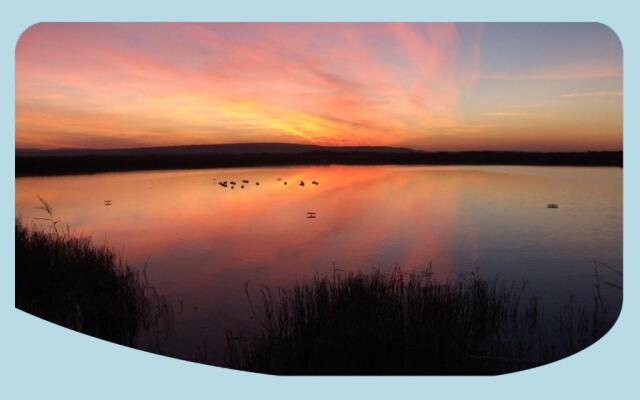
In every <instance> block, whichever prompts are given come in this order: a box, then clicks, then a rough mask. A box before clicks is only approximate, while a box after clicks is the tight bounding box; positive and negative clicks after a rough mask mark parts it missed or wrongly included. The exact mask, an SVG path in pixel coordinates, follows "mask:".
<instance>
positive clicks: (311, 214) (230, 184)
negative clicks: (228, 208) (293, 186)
mask: <svg viewBox="0 0 640 400" xmlns="http://www.w3.org/2000/svg"><path fill="white" fill-rule="evenodd" d="M213 181H214V182H216V181H217V180H216V178H213ZM277 181H278V182H282V184H283V185H285V186H287V185H288V182H287V181H285V180H283V179H282V178H278V179H277ZM217 183H218V186H220V187H223V188H228V189H235V188H236V187H239V188H240V189H244V188H245V187H249V186H250V183H251V182H250V181H249V180H248V179H243V180H241V181H240V182H236V181H233V180H228V179H227V180H223V181H217ZM254 184H255V186H260V182H259V181H255V182H254ZM311 184H312V185H315V186H318V185H320V182H318V181H316V180H312V181H311ZM298 185H299V186H303V187H304V186H305V185H306V183H305V181H304V180H301V181H300V182H299V183H298ZM317 217H318V214H317V213H316V212H315V211H307V217H306V218H307V219H315V218H317Z"/></svg>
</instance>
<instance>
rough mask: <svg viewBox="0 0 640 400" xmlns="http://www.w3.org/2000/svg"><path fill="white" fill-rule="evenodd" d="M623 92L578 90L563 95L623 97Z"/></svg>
mask: <svg viewBox="0 0 640 400" xmlns="http://www.w3.org/2000/svg"><path fill="white" fill-rule="evenodd" d="M621 96H622V92H618V91H599V92H576V93H565V94H562V95H561V97H621Z"/></svg>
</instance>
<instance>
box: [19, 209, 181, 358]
mask: <svg viewBox="0 0 640 400" xmlns="http://www.w3.org/2000/svg"><path fill="white" fill-rule="evenodd" d="M40 202H41V204H42V206H41V207H40V209H41V210H43V211H44V212H45V213H46V215H47V216H46V217H42V218H38V219H39V220H44V221H48V222H49V223H50V225H49V226H48V227H38V226H35V225H34V226H27V225H25V223H24V222H23V221H22V220H21V219H16V221H15V240H16V247H15V250H16V265H15V273H16V275H15V276H16V278H15V287H16V291H15V293H16V294H15V305H16V307H17V308H19V309H21V310H23V311H26V312H28V313H30V314H33V315H36V316H38V317H40V318H43V319H45V320H48V321H51V322H53V323H56V324H59V325H62V326H65V327H67V328H71V329H74V330H76V331H79V332H82V333H86V334H88V335H91V336H95V337H98V338H101V339H105V340H109V341H112V342H116V343H120V344H125V345H129V346H132V345H135V344H136V339H137V338H138V334H139V333H140V332H141V331H142V330H147V331H149V330H151V329H154V334H156V339H154V340H156V342H157V341H158V340H159V339H158V337H161V336H158V335H159V334H160V332H159V331H158V330H159V329H162V330H163V331H166V329H167V327H168V325H166V321H169V316H170V315H169V314H170V310H169V308H168V306H167V304H166V301H165V300H164V298H163V297H162V296H160V295H158V294H157V293H155V290H154V289H153V288H152V287H151V286H149V285H148V284H147V282H146V276H144V275H142V276H141V275H140V274H138V273H137V272H135V271H134V270H133V269H132V268H131V267H130V266H129V265H128V264H126V263H125V262H123V261H122V260H121V259H119V258H118V257H117V255H116V253H115V252H114V251H113V250H112V249H110V248H109V247H107V246H106V245H102V246H100V245H96V244H94V243H93V242H92V240H91V239H90V238H89V237H85V236H79V235H74V234H73V233H72V232H71V231H70V230H69V228H68V227H67V229H65V230H63V229H60V228H59V227H58V222H59V221H58V220H56V219H55V218H54V216H53V208H52V207H51V206H50V205H49V204H48V203H47V202H46V201H45V200H43V199H40ZM162 324H165V326H163V327H161V328H159V327H160V326H161V325H162Z"/></svg>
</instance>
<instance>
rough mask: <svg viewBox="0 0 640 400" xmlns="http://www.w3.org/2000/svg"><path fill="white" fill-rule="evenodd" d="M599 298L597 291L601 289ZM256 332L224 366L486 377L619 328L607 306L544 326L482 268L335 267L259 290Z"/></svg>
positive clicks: (238, 339)
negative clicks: (452, 273) (552, 334)
mask: <svg viewBox="0 0 640 400" xmlns="http://www.w3.org/2000/svg"><path fill="white" fill-rule="evenodd" d="M598 294H599V292H598ZM262 300H263V309H262V313H261V315H260V316H259V319H260V320H261V331H260V333H259V334H257V335H250V336H242V335H238V334H237V333H230V334H229V335H228V345H227V352H226V358H225V364H226V366H229V367H231V368H237V369H242V370H248V371H253V372H260V373H269V374H278V375H290V374H292V375H352V374H357V375H363V374H364V375H411V374H426V375H450V374H455V375H484V374H500V373H507V372H513V371H518V370H522V369H527V368H532V367H536V366H539V365H542V364H545V363H548V362H552V361H555V360H558V359H560V358H563V357H565V356H568V355H571V354H574V353H575V352H577V351H579V350H581V349H583V348H584V347H587V346H589V345H590V344H592V343H593V342H595V341H597V340H598V339H599V338H600V337H601V336H603V335H604V334H605V333H606V331H607V330H608V329H609V328H610V327H611V326H612V325H613V323H614V321H613V320H612V319H611V318H609V315H608V314H607V312H606V310H605V309H604V308H599V309H597V310H596V311H594V312H593V314H588V313H586V312H584V311H580V312H575V313H574V312H573V309H572V312H571V314H567V315H565V316H563V317H562V318H561V320H560V325H559V331H558V332H557V333H558V334H559V335H561V337H563V338H564V340H565V344H564V345H562V346H557V345H554V344H551V343H550V342H549V341H548V338H547V337H545V336H544V333H543V332H542V331H540V329H539V324H540V321H541V313H540V309H539V306H538V300H537V298H536V297H534V296H527V295H526V292H525V291H524V287H521V286H516V285H513V284H504V283H499V282H498V281H497V280H494V281H488V280H485V279H483V278H482V277H480V275H479V274H478V273H477V272H474V273H471V274H470V275H468V276H466V277H463V278H461V279H459V280H457V281H449V282H444V283H438V282H436V281H435V280H434V279H433V278H432V274H431V273H430V271H429V270H426V271H422V272H419V273H414V274H410V275H409V276H408V277H407V276H406V275H405V274H404V273H402V271H401V270H400V269H398V268H396V269H393V270H391V271H389V272H380V271H375V272H373V273H370V274H364V273H342V272H340V273H338V272H334V274H333V276H325V277H315V278H313V279H312V280H309V281H303V282H299V283H296V284H295V285H293V286H292V287H290V288H286V289H281V290H279V291H278V292H277V294H276V295H274V294H273V293H272V292H271V290H270V289H268V288H264V289H263V290H262Z"/></svg>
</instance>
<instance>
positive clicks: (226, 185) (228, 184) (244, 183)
mask: <svg viewBox="0 0 640 400" xmlns="http://www.w3.org/2000/svg"><path fill="white" fill-rule="evenodd" d="M215 180H216V179H215V178H214V181H215ZM277 180H278V181H279V182H282V183H283V184H284V185H285V186H286V185H288V182H287V181H283V180H282V178H278V179H277ZM249 184H250V181H249V180H248V179H243V180H242V181H240V182H239V183H238V182H236V181H232V180H224V181H219V182H218V185H219V186H221V187H223V188H230V189H235V188H236V186H238V187H240V189H244V188H245V187H249ZM311 184H312V185H316V186H318V185H320V182H318V181H316V180H313V181H311ZM298 185H299V186H304V185H305V182H304V181H303V180H301V181H300V182H299V183H298ZM255 186H260V182H259V181H256V182H255Z"/></svg>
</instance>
